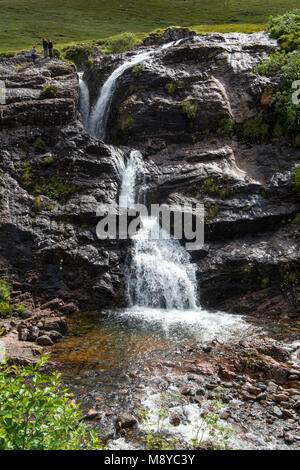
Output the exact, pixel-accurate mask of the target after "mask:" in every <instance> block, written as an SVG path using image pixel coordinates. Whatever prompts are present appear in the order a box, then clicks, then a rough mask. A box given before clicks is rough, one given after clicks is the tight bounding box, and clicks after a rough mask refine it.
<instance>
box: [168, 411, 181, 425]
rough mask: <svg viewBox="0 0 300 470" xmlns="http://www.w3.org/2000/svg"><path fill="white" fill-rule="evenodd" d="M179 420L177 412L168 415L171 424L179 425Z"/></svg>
mask: <svg viewBox="0 0 300 470" xmlns="http://www.w3.org/2000/svg"><path fill="white" fill-rule="evenodd" d="M180 422H181V419H180V416H179V415H178V414H177V413H174V414H172V416H171V417H170V423H171V424H172V426H179V424H180Z"/></svg>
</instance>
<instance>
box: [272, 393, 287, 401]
mask: <svg viewBox="0 0 300 470" xmlns="http://www.w3.org/2000/svg"><path fill="white" fill-rule="evenodd" d="M274 399H275V401H279V402H283V401H289V396H288V395H285V394H284V393H278V394H277V395H274Z"/></svg>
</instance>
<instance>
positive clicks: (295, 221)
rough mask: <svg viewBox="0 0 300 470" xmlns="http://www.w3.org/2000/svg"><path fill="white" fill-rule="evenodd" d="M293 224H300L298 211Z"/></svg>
mask: <svg viewBox="0 0 300 470" xmlns="http://www.w3.org/2000/svg"><path fill="white" fill-rule="evenodd" d="M292 224H294V225H299V224H300V212H298V214H296V215H295V217H294V218H293V220H292Z"/></svg>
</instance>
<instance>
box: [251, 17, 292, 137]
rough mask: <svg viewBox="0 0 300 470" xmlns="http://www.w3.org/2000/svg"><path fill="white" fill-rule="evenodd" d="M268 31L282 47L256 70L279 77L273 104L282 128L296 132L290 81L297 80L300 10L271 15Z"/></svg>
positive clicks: (262, 73)
mask: <svg viewBox="0 0 300 470" xmlns="http://www.w3.org/2000/svg"><path fill="white" fill-rule="evenodd" d="M269 30H270V33H271V36H272V37H275V38H277V39H278V41H279V42H280V44H281V47H282V50H281V52H276V53H275V54H272V55H271V56H270V58H268V59H266V60H264V61H263V62H262V63H261V64H260V65H259V66H258V67H257V68H256V71H257V72H258V73H260V74H261V75H267V76H272V75H276V76H279V77H280V78H281V80H280V84H279V86H278V89H277V92H276V93H275V95H274V98H273V101H272V104H273V106H274V109H275V111H276V113H277V114H278V115H279V123H280V125H281V126H282V128H283V129H287V130H289V131H292V132H297V131H298V132H299V128H300V105H299V104H298V105H295V104H294V103H293V101H292V95H293V93H294V90H293V88H292V83H293V82H294V81H297V80H300V10H295V11H293V12H289V13H286V14H284V15H281V16H278V17H276V18H271V20H270V23H269ZM296 145H297V143H296Z"/></svg>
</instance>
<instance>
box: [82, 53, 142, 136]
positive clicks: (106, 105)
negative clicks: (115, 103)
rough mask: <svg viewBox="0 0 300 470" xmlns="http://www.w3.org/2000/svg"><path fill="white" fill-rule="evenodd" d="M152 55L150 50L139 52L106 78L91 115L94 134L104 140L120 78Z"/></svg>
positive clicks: (91, 128) (90, 126) (91, 127)
mask: <svg viewBox="0 0 300 470" xmlns="http://www.w3.org/2000/svg"><path fill="white" fill-rule="evenodd" d="M150 55H151V52H149V51H148V52H142V53H139V54H137V55H136V56H134V57H132V58H131V59H130V60H128V61H127V62H125V63H124V64H122V65H120V66H119V67H117V68H116V70H115V71H114V72H113V73H112V74H111V75H110V77H109V78H108V79H107V80H106V82H105V83H104V85H103V87H102V88H101V91H100V95H99V98H98V100H97V102H96V105H95V107H94V108H93V110H92V114H91V116H90V121H89V129H90V133H91V134H92V136H94V137H97V138H98V139H102V140H103V139H104V138H105V131H106V124H107V121H108V117H109V111H110V105H111V101H112V97H113V94H114V90H115V88H116V84H117V80H118V78H119V77H120V76H121V75H123V73H124V72H125V71H126V70H128V69H129V68H131V67H134V66H135V65H138V64H140V63H141V62H143V61H144V60H146V59H148V58H149V57H150Z"/></svg>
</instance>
